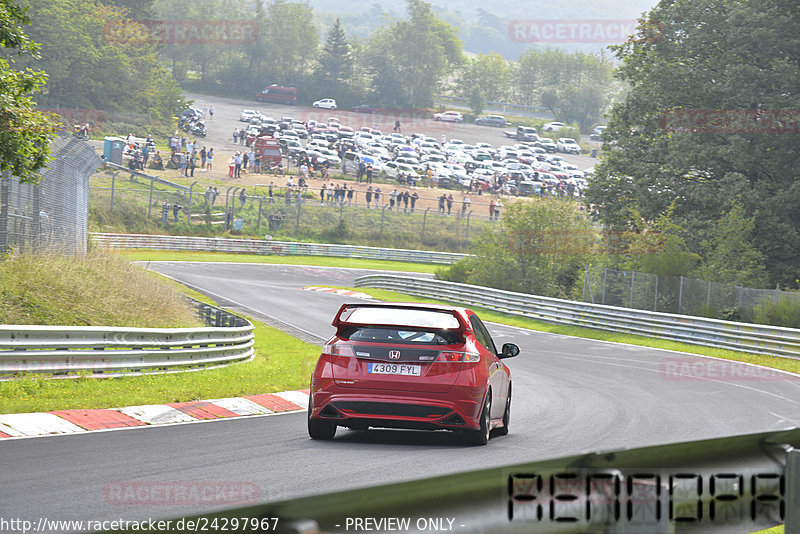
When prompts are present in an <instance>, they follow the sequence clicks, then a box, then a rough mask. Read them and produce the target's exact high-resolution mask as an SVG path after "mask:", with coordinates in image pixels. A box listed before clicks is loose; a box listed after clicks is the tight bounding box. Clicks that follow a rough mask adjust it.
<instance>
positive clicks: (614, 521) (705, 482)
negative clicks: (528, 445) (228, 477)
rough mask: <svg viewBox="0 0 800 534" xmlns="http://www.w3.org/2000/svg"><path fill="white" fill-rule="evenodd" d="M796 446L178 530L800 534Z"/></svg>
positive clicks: (537, 468)
mask: <svg viewBox="0 0 800 534" xmlns="http://www.w3.org/2000/svg"><path fill="white" fill-rule="evenodd" d="M500 439H503V438H500ZM489 447H491V443H490V444H489ZM794 447H800V429H797V428H794V429H789V430H782V431H775V432H764V433H758V434H747V435H741V436H731V437H723V438H716V439H707V440H702V441H691V442H684V443H672V444H668V445H658V446H654V447H642V448H634V449H623V450H612V451H602V452H600V451H598V452H589V453H585V454H579V455H575V456H569V457H565V458H558V459H552V460H544V461H538V462H530V463H522V464H517V465H508V466H503V467H494V468H490V469H483V470H480V471H473V472H469V473H459V474H455V475H449V476H443V477H436V478H428V479H423V480H415V481H411V482H403V483H399V484H391V485H384V486H378V487H370V488H363V489H356V490H351V491H342V492H336V493H329V494H327V495H314V496H310V497H301V498H297V499H291V500H285V501H280V502H275V503H265V504H259V505H255V506H250V507H246V508H236V509H230V510H225V511H222V512H218V513H211V514H205V515H200V516H194V517H191V518H183V519H175V520H172V521H171V522H170V525H169V526H167V530H168V531H172V532H180V531H186V530H192V529H193V528H195V527H194V525H198V524H209V525H211V524H228V523H229V522H232V521H234V520H235V521H237V522H241V523H246V524H247V525H254V527H253V528H254V529H258V528H259V527H260V529H261V531H262V532H267V531H269V532H276V533H282V534H288V533H292V534H322V533H329V534H330V533H345V532H364V531H367V530H369V531H374V532H404V533H407V534H410V533H423V532H443V531H449V532H460V533H463V534H484V533H488V532H491V533H492V534H501V533H508V534H511V533H513V534H522V533H525V534H538V533H542V534H544V533H548V534H551V533H561V534H587V533H591V534H600V533H603V534H631V533H636V534H674V533H696V534H701V533H702V534H733V533H746V532H753V531H755V530H759V529H763V528H768V527H772V526H775V525H778V524H781V523H783V522H784V521H785V523H786V532H787V534H788V533H796V532H798V531H799V530H800V523H798V519H799V518H800V514H799V513H798V512H800V510H798V508H800V507H798V506H797V503H798V502H800V499H799V498H800V495H798V488H800V484H798V482H800V461H798V455H800V452H798V451H797V450H796V449H794ZM357 521H360V523H356V522H357ZM401 521H402V523H400V522H401ZM367 522H368V523H367ZM379 522H380V523H379ZM241 523H240V524H241ZM367 525H369V527H370V528H366V527H367Z"/></svg>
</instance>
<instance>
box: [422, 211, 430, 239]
mask: <svg viewBox="0 0 800 534" xmlns="http://www.w3.org/2000/svg"><path fill="white" fill-rule="evenodd" d="M429 211H431V209H430V208H425V213H423V214H422V234H421V235H420V236H419V242H420V243H423V242H424V241H425V221H427V220H428V212H429Z"/></svg>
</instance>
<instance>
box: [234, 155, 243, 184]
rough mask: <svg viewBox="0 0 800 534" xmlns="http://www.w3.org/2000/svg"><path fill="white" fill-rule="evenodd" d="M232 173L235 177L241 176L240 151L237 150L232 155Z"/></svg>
mask: <svg viewBox="0 0 800 534" xmlns="http://www.w3.org/2000/svg"><path fill="white" fill-rule="evenodd" d="M233 174H234V176H235V177H236V178H241V177H242V153H241V152H239V151H238V150H237V151H236V154H235V155H234V156H233Z"/></svg>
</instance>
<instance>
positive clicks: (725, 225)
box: [697, 202, 767, 287]
mask: <svg viewBox="0 0 800 534" xmlns="http://www.w3.org/2000/svg"><path fill="white" fill-rule="evenodd" d="M754 228H755V223H754V220H753V218H752V217H745V215H744V208H743V207H742V205H741V204H740V203H738V202H737V203H735V204H734V205H733V207H732V208H731V209H730V211H728V213H727V214H725V216H724V217H723V218H722V219H720V220H719V221H718V222H717V224H716V225H714V227H713V231H712V233H711V236H710V237H709V238H708V239H706V240H704V241H703V243H702V246H703V249H704V251H705V253H704V257H703V264H702V265H701V266H700V267H699V268H698V269H697V276H698V277H700V278H703V279H706V280H714V281H715V282H725V283H729V284H736V285H740V284H741V285H744V286H747V287H761V286H762V285H763V284H764V283H765V281H766V275H767V270H766V268H765V267H764V257H763V255H762V254H761V253H760V252H759V251H758V250H757V249H756V248H755V246H753V244H752V243H751V242H750V239H751V236H752V233H753V229H754Z"/></svg>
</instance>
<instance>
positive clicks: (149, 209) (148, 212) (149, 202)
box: [147, 178, 155, 219]
mask: <svg viewBox="0 0 800 534" xmlns="http://www.w3.org/2000/svg"><path fill="white" fill-rule="evenodd" d="M153 183H155V178H150V199H149V200H148V201H147V218H148V219H149V218H150V212H151V210H152V209H153Z"/></svg>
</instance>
